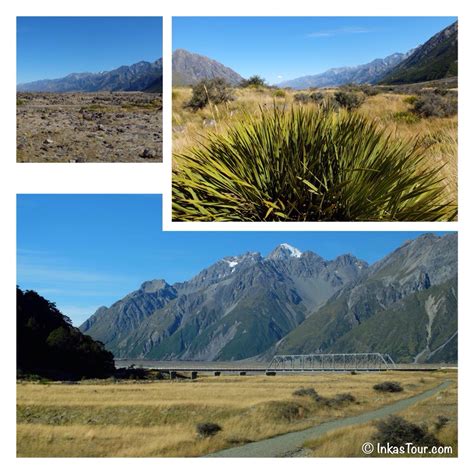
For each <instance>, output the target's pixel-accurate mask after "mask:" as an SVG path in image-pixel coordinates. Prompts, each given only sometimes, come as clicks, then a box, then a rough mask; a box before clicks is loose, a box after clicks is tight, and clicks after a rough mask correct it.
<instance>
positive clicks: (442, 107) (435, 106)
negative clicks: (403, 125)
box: [413, 94, 458, 117]
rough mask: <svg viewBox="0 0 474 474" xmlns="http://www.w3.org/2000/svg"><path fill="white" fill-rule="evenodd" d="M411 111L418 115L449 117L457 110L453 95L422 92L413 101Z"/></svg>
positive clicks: (455, 99)
mask: <svg viewBox="0 0 474 474" xmlns="http://www.w3.org/2000/svg"><path fill="white" fill-rule="evenodd" d="M413 111H414V112H415V113H416V114H417V115H419V116H420V117H450V116H452V115H456V114H457V112H458V102H457V98H455V97H447V96H442V95H437V94H424V95H422V96H420V97H418V98H417V100H416V101H414V102H413Z"/></svg>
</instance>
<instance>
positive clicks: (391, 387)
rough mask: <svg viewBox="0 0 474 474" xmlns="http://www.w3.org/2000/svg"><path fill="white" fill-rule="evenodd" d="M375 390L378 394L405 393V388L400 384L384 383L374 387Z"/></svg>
mask: <svg viewBox="0 0 474 474" xmlns="http://www.w3.org/2000/svg"><path fill="white" fill-rule="evenodd" d="M373 388H374V390H376V391H377V392H389V393H395V392H403V387H402V386H401V385H400V384H399V383H398V382H382V383H378V384H376V385H374V387H373Z"/></svg>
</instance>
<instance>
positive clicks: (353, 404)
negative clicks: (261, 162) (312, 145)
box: [16, 194, 458, 457]
mask: <svg viewBox="0 0 474 474" xmlns="http://www.w3.org/2000/svg"><path fill="white" fill-rule="evenodd" d="M457 248H458V242H457V232H438V231H433V232H412V231H409V232H405V231H345V232H338V231H291V232H290V231H218V232H207V231H202V232H196V231H193V232H191V231H180V232H175V231H163V230H162V197H161V195H137V194H131V195H125V194H123V195H112V194H97V195H93V194H51V195H46V194H21V195H17V288H16V292H17V456H18V457H206V456H210V457H456V456H457V455H458V436H457V432H458V417H457V410H458V384H457V375H458V373H457V364H458V344H457V343H458V281H457V273H458V251H457Z"/></svg>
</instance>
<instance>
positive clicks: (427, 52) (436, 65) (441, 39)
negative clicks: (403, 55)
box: [380, 21, 458, 84]
mask: <svg viewBox="0 0 474 474" xmlns="http://www.w3.org/2000/svg"><path fill="white" fill-rule="evenodd" d="M457 75H458V22H457V21H456V22H455V23H453V24H452V25H450V26H448V27H447V28H445V29H444V30H442V31H440V32H439V33H437V34H436V35H434V36H433V37H432V38H430V39H429V40H428V41H427V42H426V43H424V44H423V45H421V46H420V47H418V48H417V49H416V50H415V51H414V52H413V54H411V55H410V56H409V57H408V58H407V59H405V60H404V61H402V62H401V63H400V64H398V66H396V67H395V68H393V69H392V70H391V71H390V72H389V73H388V74H387V75H386V76H385V77H383V78H382V79H381V80H380V83H381V84H409V83H416V82H424V81H433V80H436V79H444V78H447V77H455V76H457Z"/></svg>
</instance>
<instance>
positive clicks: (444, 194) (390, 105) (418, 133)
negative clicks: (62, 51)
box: [173, 87, 457, 220]
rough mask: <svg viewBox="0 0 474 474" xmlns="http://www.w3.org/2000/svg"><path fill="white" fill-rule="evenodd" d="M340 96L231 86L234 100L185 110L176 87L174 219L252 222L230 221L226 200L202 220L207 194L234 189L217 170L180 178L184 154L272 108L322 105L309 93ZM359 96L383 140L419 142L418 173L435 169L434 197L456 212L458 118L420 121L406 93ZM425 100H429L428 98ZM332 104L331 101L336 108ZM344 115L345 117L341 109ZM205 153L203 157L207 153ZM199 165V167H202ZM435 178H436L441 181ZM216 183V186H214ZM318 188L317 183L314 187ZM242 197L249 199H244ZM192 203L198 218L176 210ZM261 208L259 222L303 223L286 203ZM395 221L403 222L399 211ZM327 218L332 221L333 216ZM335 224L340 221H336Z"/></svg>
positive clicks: (185, 93) (328, 94) (328, 93)
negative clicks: (208, 188) (263, 210)
mask: <svg viewBox="0 0 474 474" xmlns="http://www.w3.org/2000/svg"><path fill="white" fill-rule="evenodd" d="M340 93H341V92H340V91H337V90H324V91H318V92H312V91H297V92H296V91H290V90H283V89H273V88H268V87H250V88H235V89H232V96H233V99H234V100H231V101H227V102H223V103H220V104H214V103H208V104H207V105H205V106H204V107H202V108H199V109H196V108H192V107H188V106H187V104H189V102H190V99H191V97H192V89H191V88H184V87H183V88H175V89H174V90H173V152H174V170H175V178H174V180H175V191H174V193H175V194H174V200H175V203H176V205H175V206H174V212H175V214H174V216H175V217H174V218H175V219H177V220H254V218H252V217H249V218H248V219H246V218H245V215H244V216H243V217H242V218H241V219H240V218H237V217H235V216H234V215H233V214H232V215H231V214H230V209H231V207H232V204H231V202H230V201H231V200H230V198H229V202H226V201H225V200H224V199H223V200H222V202H221V203H220V204H218V205H217V208H219V206H220V208H221V210H222V212H217V213H216V211H215V209H212V211H209V215H208V216H206V215H205V211H206V210H207V209H208V206H209V205H210V203H211V202H212V198H211V197H210V196H213V195H214V196H216V197H218V196H223V194H226V193H230V195H233V194H235V193H236V192H237V193H238V192H239V191H236V190H234V188H232V189H228V190H227V191H226V184H225V182H222V183H221V182H219V181H218V180H216V182H215V183H214V179H213V178H212V176H213V173H214V172H219V171H218V170H217V171H214V172H211V171H209V173H208V172H207V171H204V170H203V173H202V175H201V173H199V172H198V171H197V169H196V171H192V172H191V173H190V174H189V176H186V177H183V178H182V176H185V175H186V169H187V168H189V163H190V161H189V160H187V159H186V158H185V156H189V154H190V153H191V154H193V153H194V151H192V150H193V148H194V147H196V146H200V147H201V148H200V149H201V150H203V148H202V147H203V146H206V145H208V144H209V143H211V142H210V139H211V138H212V137H213V136H215V135H219V136H221V135H223V136H226V135H227V133H228V132H229V131H231V130H238V129H239V128H242V127H243V124H244V123H248V121H249V118H250V117H257V116H259V114H261V112H262V110H263V111H271V110H274V109H275V108H276V109H277V110H278V111H283V110H291V109H295V108H296V109H300V108H303V109H305V110H316V109H319V108H320V106H321V103H322V101H321V99H319V103H317V102H318V101H317V100H309V99H308V97H309V96H310V95H313V96H314V97H317V96H320V97H324V100H327V101H329V102H330V103H331V104H335V101H334V97H335V96H337V94H340ZM358 94H359V95H362V96H363V101H362V103H361V104H356V105H355V108H356V109H357V114H358V115H361V116H362V117H364V118H366V119H369V120H370V122H373V123H375V125H376V126H377V128H378V129H379V130H380V131H383V133H384V134H385V135H386V136H390V137H391V139H393V140H392V141H397V140H400V141H402V142H404V143H414V142H415V141H416V142H417V143H418V144H420V146H421V147H422V149H423V161H422V162H421V161H420V163H419V164H417V166H418V168H417V169H419V173H420V174H422V173H426V172H427V171H429V170H439V171H437V172H436V180H437V182H438V184H440V186H438V188H439V189H438V188H437V190H436V195H440V199H442V200H444V201H445V202H449V203H450V204H451V205H453V209H455V208H456V207H457V115H452V111H451V115H449V114H447V115H449V116H445V117H439V116H435V115H436V113H437V112H438V111H437V110H435V111H434V113H435V115H433V116H429V117H425V116H424V115H423V114H421V113H418V114H416V113H414V110H415V107H416V106H415V105H414V104H416V100H417V98H419V97H420V96H418V95H416V96H413V95H409V94H408V93H407V92H401V91H400V92H399V93H397V92H396V91H395V92H393V91H392V92H388V91H387V92H380V91H375V90H374V92H373V94H374V95H372V93H371V92H369V93H367V95H364V94H362V92H358ZM430 94H431V96H430V97H434V98H435V102H436V100H439V101H447V100H449V98H450V97H452V98H454V97H455V93H454V92H452V91H451V92H449V94H448V96H446V97H448V99H446V98H445V96H444V95H441V94H440V95H439V96H437V95H435V94H434V92H432V93H430ZM443 94H444V92H443ZM429 100H431V98H430V99H429ZM337 105H338V104H337V103H336V106H337ZM454 110H455V109H454ZM343 112H344V113H345V111H343ZM343 116H344V115H343ZM236 133H238V134H241V133H242V132H241V131H239V132H236ZM252 133H253V132H252ZM229 136H230V135H229ZM242 136H243V135H242ZM247 138H248V137H244V138H242V143H244V142H245V141H246V140H247ZM231 142H232V143H235V138H234V137H231V138H230V139H229V143H231ZM224 143H225V139H223V140H222V142H218V144H217V145H216V146H217V147H222V153H224V151H223V150H224ZM239 146H240V145H239ZM262 147H263V145H262ZM237 148H238V147H237V145H235V148H234V145H232V147H229V150H234V149H235V153H239V151H238V150H237ZM257 149H258V147H257V146H256V145H255V150H256V152H257V151H258V150H257ZM229 150H226V152H225V153H230V151H229ZM214 151H215V150H214ZM205 153H207V151H206V152H205ZM205 153H204V152H203V155H202V156H201V158H203V157H204V154H205ZM240 153H242V151H240ZM198 155H199V154H198V153H196V154H195V155H194V156H198ZM203 159H204V158H203ZM235 159H237V158H235ZM249 159H250V158H249ZM239 160H243V158H242V157H240V158H239ZM244 161H245V160H244ZM239 163H240V161H239ZM246 163H247V162H245V163H243V164H242V166H243V167H246V166H247V164H246ZM204 166H205V165H204V164H203V167H204ZM285 166H286V165H285ZM394 166H396V165H394ZM211 168H213V169H214V170H215V166H214V164H212V166H211ZM440 168H441V169H440ZM221 172H222V171H221ZM237 175H239V176H240V174H239V173H237ZM204 176H206V178H205V179H206V181H213V183H212V184H210V185H209V183H207V182H206V183H203V182H201V181H202V179H204ZM207 177H208V178H207ZM316 178H318V179H323V180H326V176H324V178H321V177H315V178H314V180H316V181H314V180H313V181H314V183H317V181H318V180H317V179H316ZM232 179H233V181H235V180H236V178H235V177H233V178H232ZM439 180H441V182H440V181H439ZM222 181H224V180H222ZM218 182H219V184H216V183H218ZM192 183H195V184H194V186H195V188H194V190H195V191H196V193H202V195H203V196H209V197H208V198H207V201H208V202H206V199H205V198H203V197H196V196H195V195H194V193H193V192H190V191H189V189H190V187H191V188H193V185H192ZM314 183H313V184H314ZM242 185H244V184H242ZM434 185H435V183H434V182H433V183H432V184H430V185H429V186H431V187H433V186H434ZM203 186H212V191H211V192H210V193H209V194H208V195H207V194H206V193H205V192H204V188H203ZM245 186H246V188H247V189H249V193H250V191H252V193H257V190H256V189H255V190H254V189H253V188H252V189H250V188H251V186H249V185H248V184H247V185H245ZM317 186H319V185H318V184H317ZM427 188H428V186H427ZM184 189H187V191H185V192H183V190H184ZM388 189H389V188H387V191H388ZM407 189H408V188H407ZM198 190H199V191H198ZM186 192H188V195H187V197H184V196H185V194H186ZM189 193H190V194H189ZM263 194H265V195H266V193H262V195H263ZM199 196H201V194H199ZM178 198H179V200H178ZM235 198H236V201H238V200H239V197H238V196H237V194H236V196H235ZM219 199H220V198H219ZM246 199H248V197H247V198H246ZM262 199H263V198H262ZM291 199H293V198H291ZM305 199H306V198H305ZM418 199H419V198H417V200H418ZM292 202H294V203H295V204H294V205H295V206H296V207H297V208H298V210H299V209H301V208H304V207H305V204H304V203H303V202H298V200H297V199H296V198H295V199H294V201H293V200H292ZM180 203H181V204H180ZM194 203H195V204H194ZM250 204H253V201H252V199H250V200H249V201H248V204H247V205H250ZM193 205H196V212H197V214H196V213H194V214H196V215H194V214H187V212H188V211H186V212H184V211H182V209H181V207H184V208H185V207H190V206H193ZM263 205H268V206H269V207H268V212H269V215H268V216H267V215H266V214H265V213H264V214H265V217H264V218H263V219H262V220H306V218H304V217H302V216H301V215H300V216H299V217H296V218H295V217H294V213H293V214H292V213H291V211H290V210H289V209H288V205H286V208H285V209H284V210H282V208H283V207H285V206H283V205H282V204H281V203H271V204H269V203H267V204H265V202H264V204H263ZM272 205H274V206H275V209H277V208H278V206H280V207H279V208H278V209H279V210H280V211H281V212H280V215H277V214H276V213H273V214H272V209H271V206H272ZM290 207H291V206H290ZM224 208H227V209H229V216H230V218H229V219H226V218H225V212H227V211H225V209H224ZM201 210H202V211H203V214H204V217H203V218H202V219H200V218H199V215H198V214H199V212H200V211H201ZM189 212H190V211H189ZM443 212H444V211H443ZM213 216H214V217H213ZM397 217H398V216H397V215H396V214H394V218H393V219H391V218H390V216H388V220H398V219H397ZM399 217H400V218H401V219H402V220H405V219H404V217H403V213H402V214H401V215H400V216H399ZM411 217H412V218H408V219H406V220H438V218H436V217H434V216H427V215H424V217H422V216H421V214H420V218H417V216H416V214H415V213H413V214H412V215H411ZM425 217H426V218H425ZM309 220H326V219H325V218H324V217H323V218H321V219H309ZM328 220H334V216H332V217H330V218H329V219H328ZM335 220H340V219H337V218H336V219H335ZM342 220H344V219H342ZM351 220H380V216H374V218H373V219H370V218H367V217H366V216H365V215H362V219H360V218H359V219H358V218H357V216H354V217H353V218H352V217H351ZM440 220H445V218H443V217H440Z"/></svg>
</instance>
